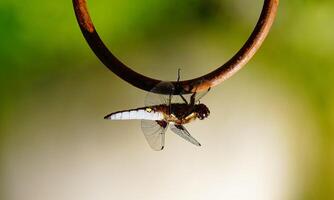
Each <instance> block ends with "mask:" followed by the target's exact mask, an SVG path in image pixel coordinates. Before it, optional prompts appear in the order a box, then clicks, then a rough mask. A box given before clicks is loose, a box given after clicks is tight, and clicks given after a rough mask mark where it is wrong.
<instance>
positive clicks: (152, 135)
mask: <svg viewBox="0 0 334 200" xmlns="http://www.w3.org/2000/svg"><path fill="white" fill-rule="evenodd" d="M167 127H168V123H167V122H166V121H153V120H142V121H141V129H142V131H143V133H144V136H145V138H146V140H147V142H148V144H149V145H150V147H151V148H152V149H153V150H156V151H160V150H162V149H163V148H164V146H165V132H166V130H167Z"/></svg>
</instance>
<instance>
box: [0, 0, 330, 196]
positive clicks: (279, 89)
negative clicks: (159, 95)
mask: <svg viewBox="0 0 334 200" xmlns="http://www.w3.org/2000/svg"><path fill="white" fill-rule="evenodd" d="M262 4H263V1H260V0H253V1H247V0H234V1H232V0H122V1H120V0H112V1H111V0H109V1H107V0H96V1H93V0H89V1H88V5H89V9H90V13H91V17H92V19H93V21H94V23H95V26H96V28H97V30H98V32H99V34H100V35H101V37H102V38H103V40H104V41H105V42H106V44H107V45H108V46H109V48H110V49H111V51H112V52H113V53H114V54H115V55H117V57H119V58H120V59H121V60H122V61H123V62H125V63H127V64H128V65H130V66H132V68H133V69H134V70H136V71H139V72H141V73H143V74H145V75H148V76H152V77H155V78H159V79H164V80H175V79H176V72H177V69H178V68H182V78H183V79H188V78H193V77H197V76H199V75H202V74H204V73H207V72H208V71H210V70H213V69H215V68H216V67H217V66H219V65H221V64H222V63H224V62H225V61H226V60H227V59H229V58H230V57H231V56H232V55H233V54H234V53H235V52H236V51H237V50H238V49H239V48H240V47H241V45H242V44H243V43H244V42H245V41H246V39H247V38H248V36H249V35H250V33H251V31H252V30H253V27H254V25H255V23H256V22H257V19H258V16H259V13H260V11H261V8H262ZM333 19H334V3H333V1H332V0H323V1H315V0H290V1H281V2H280V7H279V12H278V16H277V20H276V21H275V24H274V26H273V28H272V30H271V32H270V34H269V36H268V38H267V40H266V41H265V43H264V45H263V46H262V47H261V49H260V50H259V52H258V53H257V54H256V55H255V57H254V58H253V59H252V61H251V62H250V63H249V64H248V65H247V66H246V67H245V68H244V69H242V70H241V71H240V72H239V73H237V74H236V75H235V76H234V77H232V78H231V79H229V80H228V81H226V82H224V83H223V84H221V85H219V86H217V87H215V88H214V89H213V90H212V92H210V94H208V95H207V96H206V97H205V99H203V101H204V103H206V104H207V105H208V106H209V107H210V108H211V116H210V119H208V120H205V121H201V122H195V123H193V124H190V125H188V126H187V127H188V129H189V130H190V132H191V133H192V135H193V136H194V137H195V138H197V139H198V140H199V141H200V142H201V143H202V144H203V146H202V147H201V148H196V147H194V146H192V145H190V144H188V143H186V142H184V141H183V140H182V139H180V138H178V137H177V136H175V135H173V134H172V133H170V132H168V134H167V141H166V143H167V148H166V149H165V150H164V151H162V152H154V151H152V150H151V149H150V148H149V146H148V145H147V144H146V141H145V139H144V137H143V135H142V133H141V130H140V123H139V122H137V121H129V122H110V121H105V120H103V116H105V115H106V114H108V113H110V112H113V111H117V110H121V109H128V108H133V107H140V106H142V105H143V100H144V97H145V94H146V93H145V92H144V91H141V90H139V89H136V88H133V87H132V86H130V85H129V84H127V83H125V82H123V81H122V80H120V79H119V78H118V77H116V76H115V75H114V74H112V73H111V72H109V71H108V70H107V69H106V68H105V67H104V66H103V65H102V64H101V63H100V62H99V61H98V59H97V58H96V57H95V56H94V54H93V53H92V52H91V50H90V49H89V47H88V45H87V44H86V42H85V40H84V38H83V36H82V35H81V32H80V30H79V27H78V25H77V23H76V20H75V17H74V12H73V7H72V2H71V1H70V0H66V1H65V0H59V1H41V0H30V1H12V0H1V2H0V37H1V42H0V91H1V98H0V133H1V134H0V199H3V200H23V199H24V200H30V199H31V200H39V199H40V200H42V199H43V200H45V199H48V200H50V199H55V200H56V199H57V200H59V199H72V200H73V199H80V200H85V199H87V200H88V199H96V200H100V199H101V200H104V199H234V200H235V199H236V200H238V199H248V200H249V199H256V200H262V199H263V200H268V199H270V200H272V199H277V200H281V199H291V200H299V199H300V200H309V199H321V200H322V199H328V200H329V199H334V140H333V132H334V92H333V89H332V86H333V85H334V69H333V67H334V59H333V56H334V54H333V53H334V27H333Z"/></svg>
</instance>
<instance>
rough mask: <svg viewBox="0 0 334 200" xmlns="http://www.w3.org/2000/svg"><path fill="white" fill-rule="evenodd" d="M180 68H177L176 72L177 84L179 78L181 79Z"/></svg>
mask: <svg viewBox="0 0 334 200" xmlns="http://www.w3.org/2000/svg"><path fill="white" fill-rule="evenodd" d="M180 74H181V68H179V69H178V70H177V82H179V81H180V78H181V75H180Z"/></svg>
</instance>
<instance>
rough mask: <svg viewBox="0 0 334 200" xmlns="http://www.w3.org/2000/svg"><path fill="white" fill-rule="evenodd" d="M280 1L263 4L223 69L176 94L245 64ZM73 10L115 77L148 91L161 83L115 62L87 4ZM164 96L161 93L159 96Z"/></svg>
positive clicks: (78, 1) (77, 3) (182, 84)
mask: <svg viewBox="0 0 334 200" xmlns="http://www.w3.org/2000/svg"><path fill="white" fill-rule="evenodd" d="M278 3H279V0H264V5H263V9H262V12H261V15H260V18H259V20H258V22H257V24H256V26H255V29H254V31H253V32H252V34H251V35H250V37H249V38H248V40H247V41H246V43H245V44H244V45H243V46H242V48H241V49H240V50H239V51H238V52H237V53H236V54H235V55H234V56H233V57H232V58H231V59H230V60H229V61H227V62H226V63H225V64H224V65H222V66H221V67H219V68H217V69H216V70H214V71H212V72H210V73H208V74H206V75H203V76H201V77H198V78H194V79H191V80H185V81H179V82H176V81H174V82H172V84H174V85H175V86H176V87H175V88H178V89H177V90H175V94H177V93H178V94H179V93H183V94H188V93H193V92H200V91H204V90H207V89H208V88H211V87H214V86H216V85H218V84H219V83H221V82H223V81H224V80H226V79H228V78H229V77H231V76H232V75H234V74H235V73H236V72H237V71H238V70H240V69H241V68H242V67H243V66H245V65H246V64H247V62H248V61H249V60H250V59H251V58H252V57H253V56H254V54H255V53H256V51H257V50H258V49H259V48H260V46H261V45H262V43H263V41H264V40H265V38H266V36H267V35H268V33H269V31H270V28H271V26H272V24H273V22H274V19H275V16H276V12H277V8H278ZM73 6H74V11H75V15H76V17H77V21H78V23H79V26H80V29H81V31H82V34H83V35H84V37H85V39H86V41H87V43H88V44H89V46H90V48H91V49H92V50H93V51H94V53H95V55H96V56H97V57H98V58H99V59H100V60H101V61H102V63H103V64H104V65H105V66H106V67H108V68H109V69H110V70H111V71H112V72H114V73H115V74H116V75H117V76H119V77H120V78H122V79H123V80H124V81H126V82H128V83H130V84H131V85H133V86H135V87H137V88H140V89H143V90H145V91H151V90H152V88H154V87H155V86H156V85H157V84H158V83H160V82H161V80H157V79H153V78H150V77H147V76H144V75H142V74H139V73H137V72H135V71H133V70H132V69H131V68H129V67H128V66H126V65H125V64H124V63H122V62H121V61H120V60H118V59H117V58H116V57H115V56H114V55H113V54H112V53H111V52H110V51H109V50H108V48H107V47H106V46H105V44H104V43H103V42H102V40H101V38H100V37H99V35H98V33H97V32H96V30H95V27H94V24H93V22H92V20H91V18H90V16H89V13H88V9H87V4H86V0H73ZM159 93H163V92H159Z"/></svg>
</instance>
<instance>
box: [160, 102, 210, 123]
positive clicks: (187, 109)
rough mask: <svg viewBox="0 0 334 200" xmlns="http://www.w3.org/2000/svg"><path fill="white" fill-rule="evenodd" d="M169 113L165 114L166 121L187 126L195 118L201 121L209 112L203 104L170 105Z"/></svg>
mask: <svg viewBox="0 0 334 200" xmlns="http://www.w3.org/2000/svg"><path fill="white" fill-rule="evenodd" d="M170 106H171V112H170V113H169V112H168V110H166V111H167V113H165V116H166V120H167V121H169V122H174V123H177V124H187V123H189V122H191V121H193V120H195V119H196V118H198V119H200V120H203V119H205V118H206V117H208V116H209V114H210V111H209V109H208V108H207V106H205V105H204V104H195V105H193V106H192V105H189V104H171V105H170Z"/></svg>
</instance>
